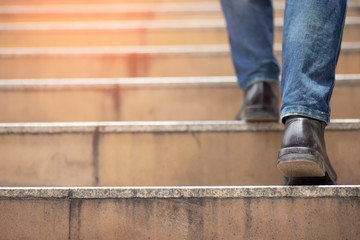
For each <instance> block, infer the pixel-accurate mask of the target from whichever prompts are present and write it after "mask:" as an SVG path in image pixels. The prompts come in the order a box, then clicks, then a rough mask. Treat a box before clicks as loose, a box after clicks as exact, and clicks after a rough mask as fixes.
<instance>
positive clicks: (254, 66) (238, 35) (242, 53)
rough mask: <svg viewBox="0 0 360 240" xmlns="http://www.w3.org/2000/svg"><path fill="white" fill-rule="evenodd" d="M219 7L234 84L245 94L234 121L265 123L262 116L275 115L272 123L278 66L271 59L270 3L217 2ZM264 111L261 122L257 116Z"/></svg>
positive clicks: (263, 0)
mask: <svg viewBox="0 0 360 240" xmlns="http://www.w3.org/2000/svg"><path fill="white" fill-rule="evenodd" d="M221 4H222V8H223V12H224V15H225V19H226V22H227V29H228V34H229V39H230V46H231V55H232V60H233V63H234V67H235V71H236V75H237V79H238V83H239V86H240V87H241V88H242V89H243V90H245V98H244V103H245V105H246V104H247V105H246V106H243V109H242V110H243V112H241V113H240V115H242V116H238V118H241V117H245V120H256V119H259V120H265V121H266V116H268V117H269V119H270V120H274V115H275V120H276V119H277V96H276V94H277V90H276V89H277V83H278V76H279V65H278V62H277V60H276V58H275V57H274V55H273V9H272V1H271V0H221ZM264 99H265V101H264ZM274 105H275V107H274ZM274 108H275V110H274ZM245 110H246V111H245ZM267 111H268V114H265V115H264V116H265V118H264V116H263V117H261V116H260V115H261V112H265V113H266V112H267ZM274 111H276V113H274ZM259 114H260V115H259ZM244 115H245V116H244ZM259 116H260V118H259Z"/></svg>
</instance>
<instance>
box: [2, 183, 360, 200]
mask: <svg viewBox="0 0 360 240" xmlns="http://www.w3.org/2000/svg"><path fill="white" fill-rule="evenodd" d="M289 197H291V198H324V197H334V198H352V197H360V185H338V186H293V187H291V186H238V187H237V186H223V187H222V186H216V187H211V186H205V187H198V186H194V187H189V186H181V187H70V188H66V187H54V188H52V187H50V188H49V187H32V188H27V187H24V188H21V187H20V188H11V187H5V188H0V199H24V198H26V199H44V198H45V199H49V198H50V199H124V198H125V199H127V198H145V199H146V198H151V199H154V198H161V199H169V198H218V199H221V198H289Z"/></svg>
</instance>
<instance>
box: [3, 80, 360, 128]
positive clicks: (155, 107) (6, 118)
mask: <svg viewBox="0 0 360 240" xmlns="http://www.w3.org/2000/svg"><path fill="white" fill-rule="evenodd" d="M336 79H337V81H336V87H335V89H334V94H333V97H332V101H331V108H332V111H331V116H332V118H360V105H359V104H353V103H354V102H359V101H360V75H359V74H354V75H337V76H336ZM242 98H243V93H242V91H241V90H240V89H239V87H238V86H237V83H236V79H235V77H232V76H225V77H187V78H186V77H182V78H181V77H173V78H123V79H111V78H110V79H104V78H100V79H16V80H0V112H1V113H2V114H1V115H0V122H59V121H60V122H72V121H159V120H160V121H196V120H233V119H234V116H235V114H236V112H237V111H238V108H239V106H240V105H241V102H242ZM9 102H11V104H9Z"/></svg>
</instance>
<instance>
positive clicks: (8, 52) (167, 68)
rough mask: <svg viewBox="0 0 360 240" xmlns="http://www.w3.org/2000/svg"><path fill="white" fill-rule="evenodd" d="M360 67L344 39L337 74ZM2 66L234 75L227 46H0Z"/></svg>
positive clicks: (20, 70) (88, 73)
mask: <svg viewBox="0 0 360 240" xmlns="http://www.w3.org/2000/svg"><path fill="white" fill-rule="evenodd" d="M275 54H276V55H277V56H278V57H279V58H280V55H281V46H280V45H275ZM195 66H196V67H195ZM359 66H360V43H359V42H354V43H343V45H342V52H341V56H340V59H339V63H338V66H337V73H338V74H356V73H358V71H359ZM0 67H1V69H2V71H1V72H0V78H3V79H4V78H5V79H6V78H8V79H11V78H53V77H55V78H69V77H70V78H102V77H105V78H106V77H168V76H223V75H225V76H228V75H234V70H233V66H232V63H231V59H230V57H229V46H228V45H193V46H128V47H43V48H0Z"/></svg>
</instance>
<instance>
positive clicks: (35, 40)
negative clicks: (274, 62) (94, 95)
mask: <svg viewBox="0 0 360 240" xmlns="http://www.w3.org/2000/svg"><path fill="white" fill-rule="evenodd" d="M281 38H282V29H281V28H277V29H276V31H275V43H281V40H282V39H281ZM343 41H344V42H356V41H360V25H352V26H347V27H346V28H345V30H344V37H343ZM227 42H228V37H227V33H226V29H225V28H221V27H217V28H208V27H205V28H204V27H203V28H195V29H187V28H179V29H166V28H164V29H161V30H156V29H155V30H154V29H149V30H139V29H130V30H80V31H79V30H77V31H66V30H59V31H31V30H28V31H4V32H2V33H1V34H0V47H24V46H25V47H41V46H116V45H177V44H226V43H227Z"/></svg>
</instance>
